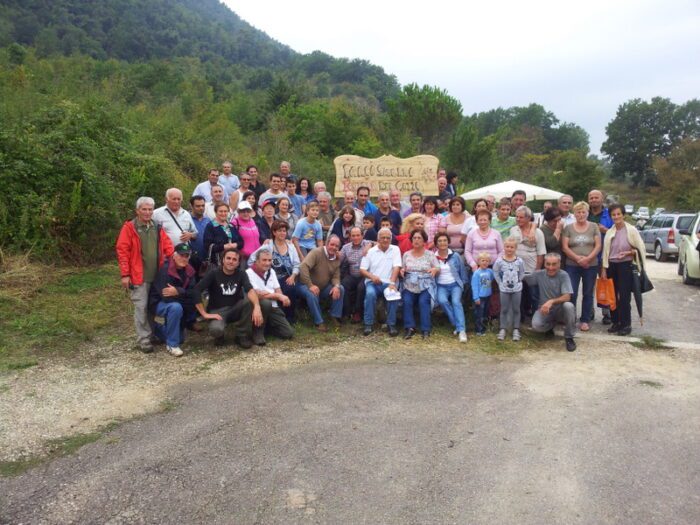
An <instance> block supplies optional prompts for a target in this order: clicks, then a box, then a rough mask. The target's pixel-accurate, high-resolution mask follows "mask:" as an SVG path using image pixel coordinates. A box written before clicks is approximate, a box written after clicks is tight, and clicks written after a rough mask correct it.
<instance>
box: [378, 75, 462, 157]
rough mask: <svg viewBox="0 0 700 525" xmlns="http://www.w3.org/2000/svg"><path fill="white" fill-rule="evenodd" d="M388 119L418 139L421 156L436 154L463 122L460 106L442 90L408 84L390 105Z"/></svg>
mask: <svg viewBox="0 0 700 525" xmlns="http://www.w3.org/2000/svg"><path fill="white" fill-rule="evenodd" d="M389 119H390V122H391V125H392V126H394V127H395V128H397V129H399V130H401V129H408V130H410V132H411V133H413V134H414V135H416V136H418V137H420V139H421V149H422V151H423V152H424V153H436V152H437V150H438V149H439V147H440V146H441V145H443V144H445V142H446V141H447V138H448V137H449V136H450V135H451V134H452V132H453V131H454V130H455V128H456V127H457V125H458V124H459V123H460V121H461V120H462V104H460V102H459V101H458V100H457V99H455V98H453V97H451V96H450V95H448V94H447V91H445V90H444V89H440V88H438V87H431V86H423V87H418V84H408V85H407V86H404V88H403V89H402V90H401V92H400V93H399V95H398V96H397V97H396V98H395V99H392V100H390V101H389Z"/></svg>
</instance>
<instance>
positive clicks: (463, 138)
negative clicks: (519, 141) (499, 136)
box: [440, 121, 496, 184]
mask: <svg viewBox="0 0 700 525" xmlns="http://www.w3.org/2000/svg"><path fill="white" fill-rule="evenodd" d="M440 158H441V163H442V164H443V165H445V166H448V167H449V168H450V169H454V170H457V171H458V172H460V173H462V174H463V175H464V176H463V180H466V181H467V184H471V183H473V182H474V183H479V184H482V183H485V182H487V181H489V180H490V179H491V178H492V177H493V176H494V174H495V166H496V137H495V136H494V135H491V136H489V137H485V138H480V137H479V132H478V131H477V129H476V126H474V124H472V123H471V122H468V121H464V122H462V123H461V124H460V125H459V127H458V128H457V130H456V131H455V132H454V134H453V135H452V137H451V138H450V142H449V143H448V144H447V146H446V147H445V149H444V152H443V154H442V155H441V156H440Z"/></svg>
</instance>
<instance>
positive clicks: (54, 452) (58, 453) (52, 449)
mask: <svg viewBox="0 0 700 525" xmlns="http://www.w3.org/2000/svg"><path fill="white" fill-rule="evenodd" d="M118 424H119V423H118V422H116V421H115V422H112V423H110V424H108V425H105V426H104V427H101V428H100V429H99V430H97V431H95V432H88V433H85V434H75V435H73V436H68V437H63V438H59V439H52V440H49V441H47V442H46V447H45V450H46V453H45V454H44V455H37V456H30V457H27V458H22V459H18V460H16V461H0V476H3V477H11V476H18V475H19V474H22V473H23V472H26V471H27V470H29V469H31V468H33V467H36V466H37V465H40V464H41V463H44V462H46V461H49V460H52V459H56V458H60V457H63V456H68V455H70V454H73V453H75V452H76V451H77V450H79V449H80V448H81V447H83V446H85V445H88V444H90V443H94V442H95V441H97V440H99V439H100V438H102V437H103V436H104V435H105V434H106V433H108V432H109V431H110V430H112V429H114V428H115V427H116V426H117V425H118Z"/></svg>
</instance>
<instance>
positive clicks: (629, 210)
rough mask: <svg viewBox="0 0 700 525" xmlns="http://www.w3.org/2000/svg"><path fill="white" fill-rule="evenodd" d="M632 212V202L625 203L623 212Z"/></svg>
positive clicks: (628, 213)
mask: <svg viewBox="0 0 700 525" xmlns="http://www.w3.org/2000/svg"><path fill="white" fill-rule="evenodd" d="M632 212H634V204H625V213H626V214H627V215H630V214H631V213H632Z"/></svg>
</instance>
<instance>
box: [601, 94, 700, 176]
mask: <svg viewBox="0 0 700 525" xmlns="http://www.w3.org/2000/svg"><path fill="white" fill-rule="evenodd" d="M605 131H606V133H607V135H608V139H607V140H606V141H605V142H604V143H603V145H602V147H601V151H602V152H603V153H605V154H607V155H608V156H609V158H610V162H611V165H612V174H613V177H615V178H618V179H625V178H626V177H629V178H630V179H631V180H632V183H633V184H634V185H635V186H644V187H648V186H656V185H657V184H658V181H657V178H656V173H655V171H654V169H653V167H652V161H653V159H654V157H662V158H665V157H667V156H668V155H669V154H670V153H671V151H672V149H673V147H674V146H676V145H677V144H679V143H680V141H682V140H683V139H686V138H690V139H693V138H698V137H700V103H699V102H698V101H697V100H691V101H689V102H686V103H685V104H683V105H682V106H677V105H676V104H674V103H673V102H671V101H670V100H669V99H667V98H661V97H654V98H653V99H651V102H646V101H644V100H641V99H634V100H630V101H629V102H626V103H624V104H622V105H621V106H620V107H619V108H618V110H617V114H616V115H615V118H614V119H613V120H612V121H611V122H610V123H609V124H608V125H607V127H606V128H605Z"/></svg>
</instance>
